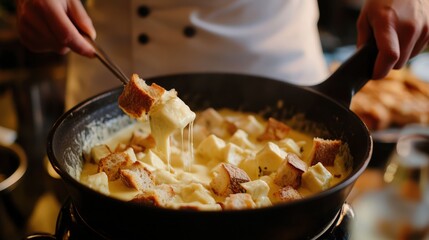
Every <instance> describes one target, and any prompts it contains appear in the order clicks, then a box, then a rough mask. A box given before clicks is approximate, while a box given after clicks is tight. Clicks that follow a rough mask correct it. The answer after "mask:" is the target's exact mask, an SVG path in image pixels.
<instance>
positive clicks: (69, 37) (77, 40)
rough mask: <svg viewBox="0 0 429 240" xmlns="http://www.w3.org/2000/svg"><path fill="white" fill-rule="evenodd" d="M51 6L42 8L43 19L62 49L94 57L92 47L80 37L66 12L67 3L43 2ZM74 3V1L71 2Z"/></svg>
mask: <svg viewBox="0 0 429 240" xmlns="http://www.w3.org/2000/svg"><path fill="white" fill-rule="evenodd" d="M45 1H46V4H51V8H42V9H41V10H42V13H43V15H42V16H43V18H44V19H45V21H46V22H47V23H48V25H47V26H48V29H49V30H50V31H51V33H52V35H53V36H54V37H55V39H56V40H57V41H58V43H60V45H61V46H62V47H68V48H70V49H71V50H73V51H75V52H77V53H79V54H81V55H84V56H88V57H93V56H94V49H93V47H92V46H91V45H90V44H89V43H88V42H87V41H86V40H85V39H84V38H83V37H82V35H81V34H80V33H79V30H78V29H77V28H76V26H75V25H74V23H73V22H72V19H70V18H69V16H68V15H67V12H66V11H68V10H69V9H68V7H69V2H70V1H68V2H66V5H65V6H63V5H61V4H57V1H58V0H45ZM71 1H75V0H71Z"/></svg>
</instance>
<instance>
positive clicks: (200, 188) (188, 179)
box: [81, 109, 351, 210]
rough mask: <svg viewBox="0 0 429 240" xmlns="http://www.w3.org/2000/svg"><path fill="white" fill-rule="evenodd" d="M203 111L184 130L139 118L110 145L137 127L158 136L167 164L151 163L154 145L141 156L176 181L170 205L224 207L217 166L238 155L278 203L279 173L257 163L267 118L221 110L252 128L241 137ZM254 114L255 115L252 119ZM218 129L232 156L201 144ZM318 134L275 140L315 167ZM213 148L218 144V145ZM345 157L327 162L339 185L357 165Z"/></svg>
mask: <svg viewBox="0 0 429 240" xmlns="http://www.w3.org/2000/svg"><path fill="white" fill-rule="evenodd" d="M203 113H204V112H200V113H197V117H196V119H195V123H194V122H192V124H189V126H188V127H186V128H180V129H177V126H175V127H160V126H166V125H167V126H168V124H165V123H163V124H159V123H160V122H157V123H158V125H157V126H156V124H154V123H155V120H156V118H152V119H151V120H153V123H152V124H150V123H149V122H148V121H143V122H137V123H135V124H133V125H130V126H129V127H128V128H125V129H123V130H122V131H120V132H118V133H117V134H115V135H113V136H111V138H109V139H107V140H106V141H105V142H104V144H106V145H108V146H109V148H110V149H116V148H117V147H118V145H120V144H127V143H128V141H129V140H130V137H131V135H132V133H133V131H135V130H137V129H139V130H140V131H143V132H145V133H148V134H149V133H152V135H154V137H155V139H156V143H157V145H156V147H155V148H153V149H150V151H152V152H153V153H154V154H156V155H157V157H159V158H160V159H161V160H162V161H163V163H164V164H165V168H164V169H163V167H156V166H150V164H149V162H147V160H145V159H146V158H145V156H146V157H147V155H148V149H146V150H145V151H144V152H141V153H136V157H137V160H138V161H142V162H144V163H145V164H146V165H145V166H147V167H148V169H149V170H150V171H151V173H152V175H153V177H154V179H155V184H156V185H159V184H169V185H171V186H173V189H174V190H175V192H176V191H178V192H177V195H176V196H175V197H174V198H173V199H172V201H171V202H170V203H168V204H166V205H165V206H166V207H172V208H179V207H183V206H193V207H197V208H198V209H201V210H204V209H208V210H213V209H214V210H218V209H220V206H219V204H218V202H223V201H225V196H218V195H216V194H214V193H213V192H212V191H211V188H210V183H211V181H212V179H213V177H214V172H213V169H215V167H217V166H218V165H219V164H220V163H221V162H225V161H230V162H234V161H235V158H240V159H239V160H237V161H238V164H237V166H238V167H240V168H241V169H243V170H245V171H246V172H247V173H248V175H249V177H250V178H251V180H258V179H261V180H263V181H265V182H266V183H267V185H268V186H269V193H268V195H267V196H266V197H268V198H269V199H271V203H272V204H274V203H275V202H276V200H273V194H274V193H275V192H276V191H278V190H279V189H280V188H281V187H280V186H278V185H276V184H275V183H273V178H274V177H273V176H274V174H275V172H273V173H269V174H266V175H264V176H261V174H260V172H258V169H257V168H255V167H254V163H255V156H257V154H258V153H259V152H261V150H262V149H264V147H266V145H267V141H258V140H257V137H258V136H259V135H260V134H261V133H262V132H261V131H263V130H264V129H265V125H266V124H267V121H266V120H265V119H263V118H261V117H260V116H258V115H255V114H251V115H250V113H243V112H236V111H231V110H228V109H222V110H218V114H219V115H220V116H221V117H222V119H224V120H227V122H229V123H235V124H236V125H239V128H238V129H240V130H241V129H246V130H247V132H246V133H247V136H246V137H241V138H240V137H237V136H235V135H234V134H231V133H228V131H227V130H225V126H220V125H219V126H212V125H213V124H215V123H214V122H213V119H212V117H211V116H210V117H208V118H207V119H205V120H204V121H201V119H202V118H204V117H205V116H204V114H203ZM248 116H252V118H247V117H248ZM157 120H159V119H157ZM254 120H256V121H254ZM243 122H244V123H243ZM207 123H210V124H212V125H210V124H209V125H210V126H209V127H207ZM208 128H209V129H208ZM226 129H228V128H226ZM213 132H215V133H217V135H218V136H219V138H220V139H222V140H223V142H224V144H225V146H223V147H222V151H223V152H221V153H222V154H224V155H225V154H226V155H227V156H232V157H229V158H227V159H219V158H217V157H215V156H214V155H215V153H216V152H217V151H218V150H217V149H216V146H214V145H213V146H211V145H208V148H209V150H208V151H206V152H204V151H203V150H202V149H201V148H199V147H200V145H201V144H202V142H203V141H204V140H205V139H207V138H208V136H210V133H213ZM234 136H235V137H234ZM313 137H314V136H311V135H308V134H304V133H302V132H298V131H295V130H293V129H292V130H291V131H290V132H289V133H288V135H287V139H288V141H285V140H284V139H283V140H278V141H277V140H272V141H271V142H273V143H275V144H276V145H277V146H279V148H280V149H281V151H284V152H296V151H298V152H296V153H297V154H298V155H299V157H300V159H302V160H303V161H304V162H307V164H308V165H309V166H310V163H309V162H308V158H309V155H310V153H311V149H312V142H313ZM231 143H234V145H235V146H239V149H238V150H239V151H237V155H234V154H235V153H236V152H234V151H229V152H228V153H229V154H230V155H228V154H227V153H226V152H225V151H227V150H225V149H227V147H226V146H228V144H230V145H231ZM210 147H212V149H211V148H210ZM207 153H208V155H207ZM234 157H235V158H234ZM145 161H146V162H145ZM252 161H253V162H252ZM344 161H345V160H344V159H343V158H341V157H337V159H336V162H337V164H335V165H334V166H332V167H326V169H327V170H328V171H329V172H330V173H331V174H332V175H333V176H334V177H332V180H331V182H330V186H333V185H336V184H337V183H338V182H340V181H342V180H343V179H344V178H346V177H347V176H348V175H349V174H350V171H351V169H346V168H345V166H346V164H345V162H344ZM252 164H253V165H252ZM97 168H98V166H97V164H94V163H91V162H87V163H85V164H84V167H83V171H82V174H81V180H82V182H84V183H85V182H86V179H87V178H88V176H91V175H93V174H96V173H97ZM108 189H109V195H110V196H112V197H115V198H119V199H122V200H125V201H129V200H131V199H133V198H134V196H136V195H137V194H138V193H140V192H141V191H139V190H136V189H133V188H130V187H127V186H125V185H124V184H123V183H122V181H121V180H120V179H118V180H115V181H110V182H108ZM297 191H298V192H299V193H300V194H301V195H302V196H303V197H306V196H309V195H312V194H315V192H314V191H311V190H309V189H308V188H306V187H305V186H302V185H301V186H299V187H298V188H297ZM255 201H256V200H255Z"/></svg>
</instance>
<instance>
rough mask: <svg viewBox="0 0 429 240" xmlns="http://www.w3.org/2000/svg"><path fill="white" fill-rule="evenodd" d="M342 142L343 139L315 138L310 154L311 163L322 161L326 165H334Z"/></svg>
mask: <svg viewBox="0 0 429 240" xmlns="http://www.w3.org/2000/svg"><path fill="white" fill-rule="evenodd" d="M341 144H342V142H341V140H329V139H322V138H317V137H316V138H314V139H313V148H312V150H311V154H310V161H309V162H310V163H311V164H310V165H311V166H313V165H315V164H316V163H318V162H320V163H322V164H323V165H324V166H334V161H335V158H336V156H337V154H338V153H339V151H340V147H341Z"/></svg>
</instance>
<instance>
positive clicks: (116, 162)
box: [97, 152, 134, 181]
mask: <svg viewBox="0 0 429 240" xmlns="http://www.w3.org/2000/svg"><path fill="white" fill-rule="evenodd" d="M133 162H134V161H133V160H132V159H131V158H130V156H129V155H128V154H127V153H125V152H118V153H111V154H109V155H108V156H106V157H104V158H102V159H100V161H99V162H98V170H97V172H105V173H106V174H107V177H108V179H109V181H115V180H116V179H118V178H119V169H120V168H121V167H124V166H130V165H132V164H133Z"/></svg>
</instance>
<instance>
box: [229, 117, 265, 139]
mask: <svg viewBox="0 0 429 240" xmlns="http://www.w3.org/2000/svg"><path fill="white" fill-rule="evenodd" d="M235 125H236V126H237V127H238V128H239V129H242V130H244V131H245V132H246V133H248V134H249V135H251V136H259V135H261V134H262V133H263V132H264V129H265V128H264V125H262V123H260V122H259V121H258V119H256V118H255V116H253V115H246V116H244V117H240V118H239V119H237V121H235Z"/></svg>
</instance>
